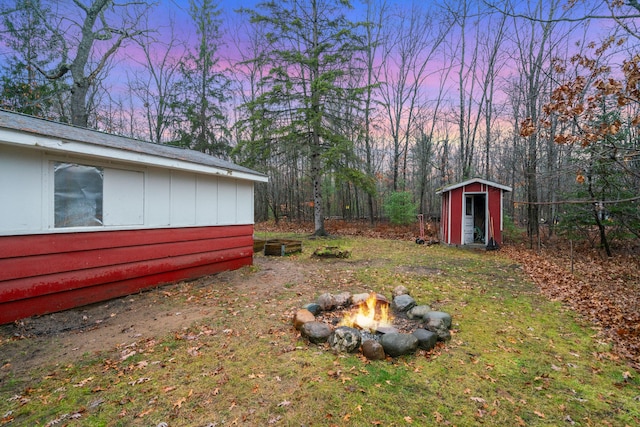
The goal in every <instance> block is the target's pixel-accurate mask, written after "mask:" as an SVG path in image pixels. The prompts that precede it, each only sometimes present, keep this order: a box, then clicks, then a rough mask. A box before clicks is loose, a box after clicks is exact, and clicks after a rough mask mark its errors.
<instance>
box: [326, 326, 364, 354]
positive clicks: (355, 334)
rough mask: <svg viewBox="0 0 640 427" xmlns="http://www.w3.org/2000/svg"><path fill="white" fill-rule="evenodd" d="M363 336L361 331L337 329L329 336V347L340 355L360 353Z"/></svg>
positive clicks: (343, 327)
mask: <svg viewBox="0 0 640 427" xmlns="http://www.w3.org/2000/svg"><path fill="white" fill-rule="evenodd" d="M361 342H362V336H361V335H360V331H359V330H357V329H355V328H350V327H348V326H340V327H338V328H336V329H335V330H334V331H333V333H331V335H330V336H329V345H330V346H331V348H332V349H333V350H334V351H337V352H338V353H353V352H355V351H358V349H359V348H360V343H361Z"/></svg>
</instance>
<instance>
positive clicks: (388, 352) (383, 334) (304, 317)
mask: <svg viewBox="0 0 640 427" xmlns="http://www.w3.org/2000/svg"><path fill="white" fill-rule="evenodd" d="M368 296H369V294H356V295H351V294H350V293H348V292H343V293H341V294H337V295H332V294H329V293H325V294H322V295H320V296H319V297H318V299H317V301H316V302H314V303H309V304H306V305H305V306H304V307H303V308H301V309H300V310H298V311H297V312H296V314H295V315H294V318H293V324H294V327H295V328H296V329H297V330H299V331H300V333H301V335H302V336H303V337H305V338H306V339H308V340H309V342H311V343H314V344H323V343H328V344H329V346H330V347H331V349H332V350H333V351H336V352H340V353H353V352H357V351H362V354H363V355H364V356H365V357H366V358H367V359H370V360H380V359H384V358H385V357H386V356H391V357H397V356H402V355H405V354H412V353H414V352H415V351H417V350H418V349H423V350H431V349H432V348H434V347H435V345H436V343H437V342H438V341H447V340H449V339H451V332H450V329H451V316H450V315H449V314H448V313H445V312H442V311H434V310H431V307H429V306H427V305H417V303H416V301H415V300H414V299H413V298H412V297H411V296H410V295H409V291H408V290H407V288H406V287H404V286H399V287H397V288H396V289H394V291H393V301H392V302H391V309H392V310H393V311H394V312H395V313H404V315H406V317H407V318H408V319H410V320H413V321H415V322H416V323H417V324H419V325H420V326H421V327H419V328H417V329H415V330H414V331H413V332H411V333H402V332H400V331H398V330H397V329H396V328H393V327H385V328H379V329H378V330H377V331H376V332H375V333H368V332H365V331H361V330H359V329H356V328H351V327H347V326H339V327H337V328H333V327H331V326H330V325H328V324H326V323H324V322H318V321H317V320H316V316H317V315H319V314H320V313H322V312H323V311H331V310H335V309H337V308H346V307H349V306H351V305H353V304H358V303H360V302H362V301H364V300H366V299H367V298H368ZM379 298H380V299H381V300H384V301H386V298H385V297H384V296H382V295H379Z"/></svg>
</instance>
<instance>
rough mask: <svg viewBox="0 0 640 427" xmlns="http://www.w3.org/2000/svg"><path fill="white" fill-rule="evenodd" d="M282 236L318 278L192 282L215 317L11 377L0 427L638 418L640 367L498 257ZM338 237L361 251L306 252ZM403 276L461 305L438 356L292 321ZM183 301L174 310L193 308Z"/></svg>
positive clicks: (435, 299) (0, 400)
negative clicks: (250, 283)
mask: <svg viewBox="0 0 640 427" xmlns="http://www.w3.org/2000/svg"><path fill="white" fill-rule="evenodd" d="M261 237H262V236H261ZM278 237H289V238H292V237H293V238H299V239H304V250H303V253H302V254H298V255H292V256H287V257H286V260H287V261H288V262H292V263H300V264H301V265H302V266H303V267H304V268H308V269H309V270H311V269H312V267H315V268H316V270H314V271H315V273H314V274H313V275H311V276H310V277H307V278H306V279H305V281H303V282H301V283H292V282H286V283H285V284H284V285H283V286H282V289H281V290H279V291H278V292H277V293H275V294H269V295H268V299H269V303H268V304H260V303H259V301H258V302H256V301H254V300H251V298H250V296H247V295H244V294H243V292H242V289H239V288H237V287H236V288H234V287H230V286H225V285H224V284H222V285H221V286H218V287H214V286H215V285H212V286H209V287H199V288H196V287H193V288H188V289H185V290H184V292H188V293H191V294H192V295H195V296H196V297H197V298H194V299H196V300H198V299H200V300H202V299H209V300H210V301H215V305H214V306H213V308H211V310H212V314H211V317H210V318H208V319H203V320H201V321H198V322H197V323H194V324H193V325H192V326H191V327H190V328H189V329H188V330H181V331H169V332H168V333H167V335H166V336H163V337H157V339H156V340H155V341H153V342H149V341H147V342H141V343H138V346H137V347H136V354H135V355H133V356H131V357H128V358H126V359H124V360H123V359H122V353H121V352H120V351H121V350H122V349H118V351H107V352H104V353H101V354H99V355H90V356H87V357H85V358H83V360H82V361H81V362H79V363H75V364H73V365H62V366H60V367H41V368H40V369H39V370H38V371H34V372H33V373H31V375H30V378H32V379H20V378H9V379H8V380H7V381H5V382H4V383H2V384H1V385H0V416H4V417H5V418H4V419H3V422H0V424H3V423H8V422H9V420H11V419H13V423H9V425H47V423H52V422H54V421H55V420H58V419H62V421H60V422H59V424H60V425H65V424H68V425H71V426H72V425H82V426H151V425H152V426H155V425H157V424H158V423H160V422H163V421H164V422H167V423H168V425H170V426H194V425H196V426H198V425H207V424H208V423H218V424H217V425H233V424H234V423H235V424H237V425H283V426H299V425H315V426H332V425H337V426H350V425H351V426H366V425H383V426H406V425H411V424H413V425H458V426H469V425H477V424H483V425H495V426H504V425H513V426H518V425H526V426H546V425H549V426H558V425H573V424H572V423H575V424H574V425H579V426H601V425H613V426H625V425H629V426H631V425H638V423H640V410H639V409H638V402H637V396H639V395H640V381H639V377H638V373H637V372H635V371H633V370H631V369H630V368H629V367H628V366H627V365H625V364H624V362H623V361H620V360H618V359H617V358H616V357H615V356H614V355H613V354H611V352H610V350H611V349H610V346H609V345H608V344H607V343H603V342H602V341H601V338H600V337H599V336H598V335H597V333H596V331H594V330H593V329H592V328H591V327H590V325H588V324H586V323H585V322H584V321H583V320H582V319H580V318H578V317H577V316H575V315H574V314H573V313H572V312H570V311H568V310H566V309H564V308H563V307H562V306H561V305H560V304H558V303H555V302H550V301H548V300H545V299H544V298H543V297H542V296H541V295H540V294H539V293H538V292H537V290H536V289H535V287H534V285H532V284H531V282H530V281H528V280H527V278H526V277H525V276H524V275H523V273H522V272H521V270H520V268H519V267H518V266H517V265H514V263H513V262H512V261H510V260H509V259H506V258H504V257H503V256H501V254H500V253H487V252H483V251H480V252H476V251H469V250H460V249H455V248H449V247H440V246H431V247H426V246H421V245H416V244H415V243H413V242H404V241H392V240H371V239H363V238H353V239H306V238H305V237H303V236H291V235H287V236H278ZM329 245H331V246H341V247H349V249H350V250H351V251H352V256H351V258H349V259H347V260H339V261H336V260H317V259H311V258H310V254H311V253H313V251H314V250H315V248H317V247H321V246H329ZM257 273H258V269H257V268H255V267H254V268H252V269H246V271H244V272H243V274H246V276H247V277H246V280H253V276H254V275H256V274H257ZM213 281H214V283H215V278H214V279H213ZM400 284H402V285H404V286H406V287H407V288H409V289H410V291H411V294H412V296H413V297H414V298H415V299H416V300H417V301H418V302H419V303H425V304H429V305H431V306H432V307H433V308H434V309H439V310H443V311H447V312H449V313H451V314H452V316H453V337H452V340H451V341H450V342H448V343H446V344H445V345H442V344H439V345H438V347H436V349H435V350H433V351H431V352H429V353H425V352H418V353H416V354H415V355H411V356H404V357H399V358H395V359H388V360H386V361H377V362H370V361H367V360H365V359H363V358H362V357H360V356H358V355H355V354H349V355H344V354H338V355H336V354H333V353H331V352H330V351H328V350H327V349H325V348H322V347H318V346H315V345H310V344H308V343H307V342H306V341H304V340H302V339H300V338H299V337H298V335H297V334H296V332H295V331H294V330H293V328H292V327H291V314H292V313H293V312H294V311H295V309H296V308H297V307H300V306H301V305H303V304H304V303H306V302H310V301H312V300H313V299H314V298H315V296H317V295H318V294H319V293H322V292H326V291H330V292H336V293H337V292H341V291H343V290H348V291H351V292H362V291H366V290H375V291H377V292H382V293H385V294H387V295H390V294H391V291H392V290H393V288H394V287H395V286H397V285H400ZM179 298H180V300H179V303H178V302H177V303H176V304H188V303H189V302H188V301H186V300H187V299H186V298H184V297H183V296H181V297H179ZM248 306H250V307H251V309H247V307H248ZM172 309H173V308H172ZM2 345H10V342H5V343H3V344H2ZM65 414H67V416H66V418H63V417H64V416H65ZM74 414H75V415H74ZM72 417H77V419H72Z"/></svg>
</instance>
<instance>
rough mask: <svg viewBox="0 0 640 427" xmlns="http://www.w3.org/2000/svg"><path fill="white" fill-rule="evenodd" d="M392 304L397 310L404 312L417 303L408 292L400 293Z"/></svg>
mask: <svg viewBox="0 0 640 427" xmlns="http://www.w3.org/2000/svg"><path fill="white" fill-rule="evenodd" d="M392 305H393V308H394V309H395V310H396V311H399V312H401V313H404V312H405V311H408V310H410V309H411V308H413V307H414V306H415V305H416V300H414V299H413V298H411V297H410V296H409V295H406V294H403V295H398V296H397V297H395V298H394V299H393V304H392Z"/></svg>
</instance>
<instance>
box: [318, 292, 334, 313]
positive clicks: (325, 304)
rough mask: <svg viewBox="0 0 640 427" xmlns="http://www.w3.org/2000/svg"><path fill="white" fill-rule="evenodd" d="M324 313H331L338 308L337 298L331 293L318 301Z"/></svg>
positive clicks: (322, 296) (325, 294)
mask: <svg viewBox="0 0 640 427" xmlns="http://www.w3.org/2000/svg"><path fill="white" fill-rule="evenodd" d="M316 302H317V303H318V305H319V306H320V309H321V310H322V311H331V310H333V309H334V308H336V297H334V296H333V295H331V294H330V293H324V294H322V295H320V296H319V297H318V300H317V301H316Z"/></svg>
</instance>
